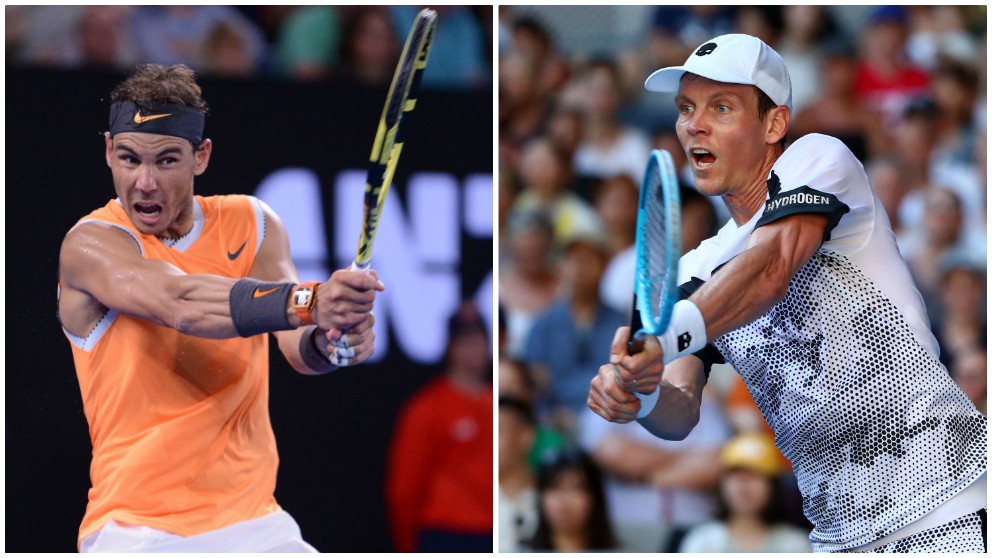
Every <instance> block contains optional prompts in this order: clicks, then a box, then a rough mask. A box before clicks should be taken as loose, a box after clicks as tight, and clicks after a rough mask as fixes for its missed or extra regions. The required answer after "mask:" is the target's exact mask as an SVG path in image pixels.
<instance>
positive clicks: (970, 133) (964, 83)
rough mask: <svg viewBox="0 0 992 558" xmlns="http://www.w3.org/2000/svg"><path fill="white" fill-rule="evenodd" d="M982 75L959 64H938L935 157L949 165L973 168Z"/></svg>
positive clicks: (935, 79) (934, 98)
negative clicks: (962, 165) (975, 110)
mask: <svg viewBox="0 0 992 558" xmlns="http://www.w3.org/2000/svg"><path fill="white" fill-rule="evenodd" d="M977 99H978V73H977V72H975V71H974V70H973V69H971V68H970V67H969V66H967V65H965V64H961V63H957V62H946V63H943V64H940V65H938V66H937V67H936V68H935V70H934V73H933V100H934V104H936V105H937V111H938V113H939V116H938V119H937V141H936V146H935V151H936V153H935V155H936V158H937V159H938V160H941V159H944V160H947V162H948V163H957V164H965V165H970V164H971V163H972V155H973V153H974V145H975V135H976V134H977V132H978V131H977V130H976V126H975V124H976V123H975V121H974V119H973V117H972V113H973V111H974V107H975V102H976V101H977Z"/></svg>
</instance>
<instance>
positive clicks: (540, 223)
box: [499, 213, 558, 356]
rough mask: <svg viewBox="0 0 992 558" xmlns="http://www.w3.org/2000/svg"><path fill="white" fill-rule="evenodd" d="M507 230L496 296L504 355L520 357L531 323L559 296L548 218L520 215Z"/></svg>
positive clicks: (551, 232) (538, 215)
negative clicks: (500, 311)
mask: <svg viewBox="0 0 992 558" xmlns="http://www.w3.org/2000/svg"><path fill="white" fill-rule="evenodd" d="M508 229H509V230H508V233H507V234H508V239H507V240H508V241H507V244H508V245H509V249H508V258H507V261H506V262H505V263H504V265H503V266H501V268H500V279H499V293H500V295H499V296H500V303H501V304H502V305H503V308H504V310H505V311H506V325H507V348H506V350H507V354H508V356H519V355H520V354H521V353H522V351H523V345H524V342H525V341H526V339H527V334H528V333H529V332H530V328H531V325H532V324H533V321H534V320H535V319H536V318H537V316H539V315H540V314H542V313H543V312H544V311H545V310H547V309H548V308H549V307H550V306H551V304H552V303H553V302H554V300H555V297H556V296H557V294H558V274H557V272H556V270H555V267H554V265H553V263H552V250H553V247H554V229H553V228H552V226H551V223H550V222H549V221H548V220H547V219H545V218H544V217H543V216H541V215H540V214H538V213H529V214H523V215H519V216H518V217H517V218H516V219H514V221H513V222H512V223H511V226H510V227H508Z"/></svg>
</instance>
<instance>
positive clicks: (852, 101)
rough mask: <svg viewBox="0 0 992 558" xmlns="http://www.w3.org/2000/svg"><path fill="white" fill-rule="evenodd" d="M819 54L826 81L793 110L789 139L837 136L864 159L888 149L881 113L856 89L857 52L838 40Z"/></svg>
mask: <svg viewBox="0 0 992 558" xmlns="http://www.w3.org/2000/svg"><path fill="white" fill-rule="evenodd" d="M805 7H807V6H802V8H805ZM797 8H800V7H797ZM819 58H820V59H821V62H820V64H819V65H818V66H815V67H813V70H814V71H816V73H817V75H818V76H820V78H819V79H820V80H821V83H822V85H821V86H818V87H817V89H815V90H814V91H813V92H811V93H813V95H814V96H813V98H812V99H810V100H809V102H808V103H805V108H802V109H800V108H797V109H796V110H795V112H794V113H793V114H794V116H793V120H792V123H791V124H790V126H789V139H792V140H796V139H799V138H801V137H802V136H805V135H806V134H811V133H820V134H826V135H829V136H834V137H836V138H837V139H839V140H841V141H842V142H844V145H846V146H847V147H848V149H850V150H851V152H852V153H854V155H855V157H857V158H858V159H860V160H861V162H862V163H867V162H868V160H869V158H870V156H873V155H877V154H880V153H882V152H883V151H884V150H885V149H886V147H887V145H886V144H887V138H886V134H885V131H884V130H883V129H882V116H881V113H880V112H878V111H876V110H873V109H871V108H870V107H869V106H868V104H867V103H865V101H863V100H862V98H861V97H860V96H859V95H858V94H857V92H856V85H857V68H858V61H857V56H856V54H855V52H854V50H853V48H851V47H850V46H849V45H847V44H846V43H844V42H834V43H830V44H828V45H827V46H825V47H824V48H823V51H822V56H820V57H819ZM789 67H790V68H791V67H792V66H789ZM800 67H802V66H800ZM793 83H794V84H795V83H796V81H795V79H794V80H793ZM890 215H891V214H890Z"/></svg>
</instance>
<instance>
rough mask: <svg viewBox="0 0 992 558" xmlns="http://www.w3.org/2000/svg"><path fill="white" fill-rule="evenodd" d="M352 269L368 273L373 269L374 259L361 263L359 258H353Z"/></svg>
mask: <svg viewBox="0 0 992 558" xmlns="http://www.w3.org/2000/svg"><path fill="white" fill-rule="evenodd" d="M351 269H352V270H353V271H361V272H362V273H368V272H369V271H371V270H372V260H365V261H364V262H361V263H359V262H358V260H352V262H351Z"/></svg>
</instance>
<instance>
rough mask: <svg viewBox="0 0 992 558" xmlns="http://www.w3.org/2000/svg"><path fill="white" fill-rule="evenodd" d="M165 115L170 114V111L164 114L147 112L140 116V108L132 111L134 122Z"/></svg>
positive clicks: (146, 120)
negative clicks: (146, 114) (145, 114)
mask: <svg viewBox="0 0 992 558" xmlns="http://www.w3.org/2000/svg"><path fill="white" fill-rule="evenodd" d="M166 116H172V113H171V112H168V113H165V114H149V115H148V116H141V111H140V110H136V111H134V123H135V124H144V123H145V122H148V121H149V120H155V119H156V118H165V117H166Z"/></svg>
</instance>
